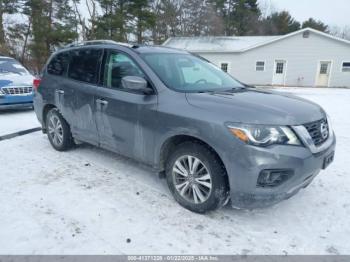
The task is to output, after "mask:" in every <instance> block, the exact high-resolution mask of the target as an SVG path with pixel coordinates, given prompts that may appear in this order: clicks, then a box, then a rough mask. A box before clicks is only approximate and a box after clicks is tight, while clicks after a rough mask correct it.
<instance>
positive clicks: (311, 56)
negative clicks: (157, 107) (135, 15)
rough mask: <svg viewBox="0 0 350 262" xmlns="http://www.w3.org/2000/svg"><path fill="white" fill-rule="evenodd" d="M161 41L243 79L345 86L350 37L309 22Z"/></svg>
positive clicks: (349, 71) (348, 73) (349, 69)
mask: <svg viewBox="0 0 350 262" xmlns="http://www.w3.org/2000/svg"><path fill="white" fill-rule="evenodd" d="M163 45H164V46H167V47H173V48H178V49H184V50H187V51H189V52H192V53H196V54H198V55H200V56H202V57H204V58H206V59H208V60H209V61H211V62H212V63H214V64H216V65H217V66H219V67H221V69H222V70H224V71H227V72H228V73H230V74H231V75H233V76H234V77H235V78H237V79H239V80H240V81H242V82H244V83H247V84H252V85H278V86H325V87H350V41H347V40H344V39H341V38H337V37H334V36H331V35H329V34H325V33H322V32H319V31H317V30H314V29H311V28H306V29H302V30H299V31H296V32H293V33H291V34H287V35H283V36H242V37H236V36H234V37H174V38H169V39H168V40H167V41H166V42H165V43H164V44H163Z"/></svg>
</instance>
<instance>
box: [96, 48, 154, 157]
mask: <svg viewBox="0 0 350 262" xmlns="http://www.w3.org/2000/svg"><path fill="white" fill-rule="evenodd" d="M104 61H105V62H104V64H103V86H104V87H103V88H101V90H100V92H99V95H98V97H96V122H97V128H98V132H99V139H100V145H101V146H102V147H104V148H107V149H110V150H113V151H115V152H118V153H120V154H122V155H125V156H128V157H132V158H135V159H140V160H146V161H145V162H148V161H152V159H150V158H151V156H150V155H151V154H147V150H146V149H147V148H153V146H154V133H153V132H152V130H153V127H154V124H155V119H156V112H157V95H156V94H153V95H145V94H143V93H140V92H136V91H133V90H128V89H125V88H123V86H122V81H121V80H122V78H123V77H125V76H139V77H143V78H145V79H147V77H146V75H145V74H144V73H143V71H142V70H141V69H140V67H139V66H138V65H137V64H136V62H135V61H134V60H133V59H132V58H131V57H130V56H129V55H127V54H125V53H122V52H118V51H114V50H111V51H107V52H106V57H105V59H104Z"/></svg>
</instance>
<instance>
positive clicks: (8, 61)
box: [0, 57, 28, 75]
mask: <svg viewBox="0 0 350 262" xmlns="http://www.w3.org/2000/svg"><path fill="white" fill-rule="evenodd" d="M8 73H14V74H19V75H21V74H28V71H27V70H26V69H25V68H24V67H23V66H22V65H21V64H20V63H18V62H17V61H16V60H15V59H12V58H7V57H6V58H0V74H8Z"/></svg>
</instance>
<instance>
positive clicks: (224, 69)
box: [221, 63, 228, 73]
mask: <svg viewBox="0 0 350 262" xmlns="http://www.w3.org/2000/svg"><path fill="white" fill-rule="evenodd" d="M221 70H222V71H224V72H226V73H227V72H228V63H221Z"/></svg>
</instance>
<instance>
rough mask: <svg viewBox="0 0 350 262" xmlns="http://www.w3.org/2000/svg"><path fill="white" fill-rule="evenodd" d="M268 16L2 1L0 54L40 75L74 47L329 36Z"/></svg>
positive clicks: (243, 9) (190, 7) (215, 3)
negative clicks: (98, 42)
mask: <svg viewBox="0 0 350 262" xmlns="http://www.w3.org/2000/svg"><path fill="white" fill-rule="evenodd" d="M263 13H264V10H262V8H261V7H260V6H259V5H258V2H257V0H17V1H13V0H0V52H1V53H2V54H3V55H11V56H13V57H15V58H17V59H18V60H19V61H20V62H22V63H23V64H24V65H26V66H27V67H28V68H30V69H32V70H33V71H35V72H38V71H39V70H40V69H41V68H42V66H43V65H44V63H45V62H46V60H47V58H48V56H49V55H50V54H51V53H52V52H53V51H55V50H57V49H58V48H60V47H62V46H64V45H66V44H67V43H71V42H74V41H82V40H94V39H111V40H115V41H120V42H136V43H153V44H162V43H163V42H164V41H165V40H166V39H168V38H169V37H176V36H249V35H283V34H288V33H291V32H293V31H296V30H299V29H301V28H305V27H311V28H315V29H317V30H320V31H323V32H329V31H330V28H329V26H327V25H326V24H324V23H323V22H321V21H316V20H315V19H313V18H310V19H308V20H307V21H304V22H303V23H300V22H298V21H296V20H295V19H294V18H293V17H292V15H291V14H290V13H289V12H287V11H281V12H272V13H270V14H267V15H266V14H263ZM340 33H341V31H339V30H338V31H337V34H338V35H340ZM344 37H346V35H345V36H344Z"/></svg>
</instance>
